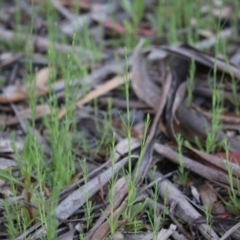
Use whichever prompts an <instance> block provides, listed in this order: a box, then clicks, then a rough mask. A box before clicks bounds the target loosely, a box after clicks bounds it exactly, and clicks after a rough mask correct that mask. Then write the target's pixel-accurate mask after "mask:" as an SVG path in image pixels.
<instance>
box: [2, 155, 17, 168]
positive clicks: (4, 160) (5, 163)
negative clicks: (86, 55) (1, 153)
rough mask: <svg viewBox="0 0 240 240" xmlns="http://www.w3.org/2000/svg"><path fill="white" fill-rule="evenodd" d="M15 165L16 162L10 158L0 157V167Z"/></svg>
mask: <svg viewBox="0 0 240 240" xmlns="http://www.w3.org/2000/svg"><path fill="white" fill-rule="evenodd" d="M13 166H17V163H16V162H15V161H13V160H11V159H8V158H3V157H0V169H6V168H8V167H13Z"/></svg>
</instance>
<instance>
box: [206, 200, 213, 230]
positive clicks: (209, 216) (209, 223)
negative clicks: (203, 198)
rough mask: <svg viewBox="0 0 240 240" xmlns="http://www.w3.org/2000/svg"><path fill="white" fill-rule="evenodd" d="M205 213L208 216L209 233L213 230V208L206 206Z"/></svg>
mask: <svg viewBox="0 0 240 240" xmlns="http://www.w3.org/2000/svg"><path fill="white" fill-rule="evenodd" d="M204 213H205V216H206V222H207V229H206V231H207V232H209V231H211V229H212V224H213V220H212V214H211V206H210V205H208V204H206V205H205V206H204Z"/></svg>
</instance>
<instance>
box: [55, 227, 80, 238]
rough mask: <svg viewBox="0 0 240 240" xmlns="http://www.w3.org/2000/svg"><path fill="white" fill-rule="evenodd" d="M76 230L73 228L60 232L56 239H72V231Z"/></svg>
mask: <svg viewBox="0 0 240 240" xmlns="http://www.w3.org/2000/svg"><path fill="white" fill-rule="evenodd" d="M75 232H76V229H75V228H73V229H71V230H69V231H68V232H66V233H64V234H62V235H61V236H59V237H58V238H57V240H73V239H74V233H75Z"/></svg>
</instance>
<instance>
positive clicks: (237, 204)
mask: <svg viewBox="0 0 240 240" xmlns="http://www.w3.org/2000/svg"><path fill="white" fill-rule="evenodd" d="M223 147H224V150H225V152H226V159H227V161H226V169H227V173H228V182H229V186H230V188H229V190H228V195H229V201H225V202H224V203H225V205H226V207H227V209H228V210H229V212H231V213H232V214H234V215H236V216H238V215H240V199H239V196H238V194H237V193H239V191H240V181H239V179H237V181H238V182H237V189H235V188H234V184H233V169H232V166H231V164H230V160H229V149H230V147H229V144H228V143H227V141H226V140H225V141H223Z"/></svg>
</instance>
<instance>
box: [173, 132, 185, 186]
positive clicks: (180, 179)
mask: <svg viewBox="0 0 240 240" xmlns="http://www.w3.org/2000/svg"><path fill="white" fill-rule="evenodd" d="M176 141H177V146H178V161H179V167H178V172H177V179H175V182H176V183H177V184H179V185H181V186H185V185H186V183H187V180H188V172H187V171H186V170H185V168H184V165H183V161H182V147H183V138H182V136H181V135H180V134H177V135H176Z"/></svg>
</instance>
